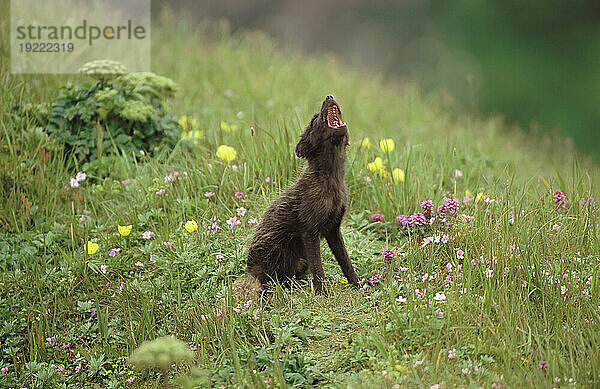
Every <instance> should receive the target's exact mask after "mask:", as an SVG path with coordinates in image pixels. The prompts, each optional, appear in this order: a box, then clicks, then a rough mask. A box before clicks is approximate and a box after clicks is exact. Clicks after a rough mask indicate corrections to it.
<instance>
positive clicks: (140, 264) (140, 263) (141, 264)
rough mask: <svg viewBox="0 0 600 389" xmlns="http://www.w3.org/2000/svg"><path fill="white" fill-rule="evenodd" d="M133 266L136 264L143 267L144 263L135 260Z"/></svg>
mask: <svg viewBox="0 0 600 389" xmlns="http://www.w3.org/2000/svg"><path fill="white" fill-rule="evenodd" d="M135 266H137V267H144V264H143V263H142V262H141V261H137V262H136V263H135Z"/></svg>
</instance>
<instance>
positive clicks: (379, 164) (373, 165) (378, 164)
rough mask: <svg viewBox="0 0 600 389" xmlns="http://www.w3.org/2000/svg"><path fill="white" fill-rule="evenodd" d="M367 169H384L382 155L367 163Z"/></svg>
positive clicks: (374, 170)
mask: <svg viewBox="0 0 600 389" xmlns="http://www.w3.org/2000/svg"><path fill="white" fill-rule="evenodd" d="M367 169H369V171H372V172H376V171H380V172H381V171H382V169H383V160H382V159H381V158H380V157H377V158H375V160H374V161H373V162H369V163H368V164H367Z"/></svg>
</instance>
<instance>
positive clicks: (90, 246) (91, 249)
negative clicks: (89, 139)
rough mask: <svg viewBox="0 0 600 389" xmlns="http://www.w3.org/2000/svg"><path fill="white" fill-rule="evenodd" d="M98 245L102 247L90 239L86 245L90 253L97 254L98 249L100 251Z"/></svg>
mask: <svg viewBox="0 0 600 389" xmlns="http://www.w3.org/2000/svg"><path fill="white" fill-rule="evenodd" d="M98 247H100V245H98V243H94V242H90V241H88V242H87V243H86V245H85V249H86V251H87V253H88V254H89V255H92V254H96V251H98Z"/></svg>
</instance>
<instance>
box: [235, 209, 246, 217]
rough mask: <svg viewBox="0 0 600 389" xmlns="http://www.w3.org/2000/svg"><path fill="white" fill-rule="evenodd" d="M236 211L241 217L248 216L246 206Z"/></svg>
mask: <svg viewBox="0 0 600 389" xmlns="http://www.w3.org/2000/svg"><path fill="white" fill-rule="evenodd" d="M235 211H236V212H237V215H238V216H239V217H244V216H246V208H244V207H240V208H238V209H236V210H235Z"/></svg>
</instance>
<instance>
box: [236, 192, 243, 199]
mask: <svg viewBox="0 0 600 389" xmlns="http://www.w3.org/2000/svg"><path fill="white" fill-rule="evenodd" d="M234 196H235V198H236V199H238V200H241V199H243V198H244V194H243V193H242V192H235V195H234Z"/></svg>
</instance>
